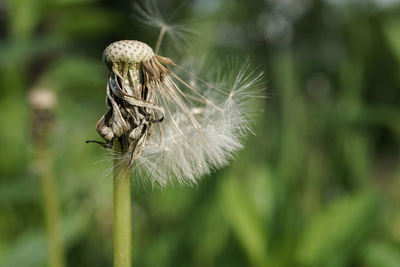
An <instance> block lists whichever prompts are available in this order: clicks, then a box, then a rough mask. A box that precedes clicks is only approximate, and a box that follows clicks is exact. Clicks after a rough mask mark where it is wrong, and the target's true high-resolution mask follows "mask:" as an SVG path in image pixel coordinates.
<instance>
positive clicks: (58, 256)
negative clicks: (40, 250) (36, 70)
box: [29, 89, 65, 267]
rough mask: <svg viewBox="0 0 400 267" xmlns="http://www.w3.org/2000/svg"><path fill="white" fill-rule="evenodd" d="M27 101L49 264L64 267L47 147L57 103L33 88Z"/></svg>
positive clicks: (42, 90) (45, 93) (59, 224)
mask: <svg viewBox="0 0 400 267" xmlns="http://www.w3.org/2000/svg"><path fill="white" fill-rule="evenodd" d="M29 102H30V105H31V111H32V119H31V123H32V125H31V134H32V142H33V145H34V148H35V166H36V167H37V172H38V174H39V176H40V180H41V187H42V193H43V211H44V217H45V224H46V233H47V242H48V262H49V266H51V267H64V266H65V257H64V247H63V242H62V238H61V234H60V230H61V229H60V228H61V222H60V209H59V206H60V205H59V201H58V192H57V186H56V182H55V176H54V172H53V167H52V159H53V155H52V153H51V150H50V148H49V144H48V136H49V134H50V132H51V128H52V124H53V119H54V114H53V113H54V108H55V105H56V103H57V101H56V97H55V95H54V94H53V93H52V92H51V91H50V90H47V89H33V90H32V91H31V92H30V94H29Z"/></svg>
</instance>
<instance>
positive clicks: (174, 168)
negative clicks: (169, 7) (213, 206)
mask: <svg viewBox="0 0 400 267" xmlns="http://www.w3.org/2000/svg"><path fill="white" fill-rule="evenodd" d="M103 59H104V62H105V63H106V65H107V67H108V69H109V71H110V72H109V78H108V83H107V101H106V102H107V105H108V107H109V108H110V110H109V111H108V112H107V113H106V114H105V115H104V116H103V117H102V118H101V119H100V120H99V122H98V123H97V131H98V132H99V134H100V136H101V137H103V139H104V140H105V142H104V143H101V142H97V141H93V142H97V143H101V144H102V145H103V146H104V147H107V148H111V147H112V146H113V142H114V141H115V140H118V141H119V142H120V144H121V153H120V154H119V155H118V157H119V159H120V160H123V161H125V162H127V163H128V164H127V165H128V166H129V167H130V168H132V170H133V171H134V172H136V174H138V175H137V176H138V177H141V178H142V179H147V180H149V181H150V182H151V184H153V185H157V184H158V185H160V186H165V185H166V184H167V183H168V182H174V181H177V182H178V183H179V184H193V183H196V182H197V180H198V179H199V178H200V177H201V176H202V175H204V174H207V173H209V172H210V171H211V170H213V169H216V168H219V167H222V166H224V165H226V164H227V163H228V161H229V160H230V159H231V158H232V157H233V155H234V153H235V152H236V151H237V150H239V149H240V148H242V146H243V145H242V138H243V137H244V136H245V135H246V134H247V133H248V132H249V131H250V125H249V122H250V121H251V118H252V115H253V112H254V109H255V107H256V105H255V101H256V100H257V96H258V95H259V92H260V90H262V83H261V81H262V74H258V73H256V72H253V71H251V69H250V65H249V64H248V62H247V63H246V64H243V65H242V66H241V67H240V68H239V69H238V70H236V71H231V72H230V73H229V75H227V76H225V77H224V78H222V79H220V80H219V81H218V82H217V83H215V84H212V83H210V82H206V81H205V80H203V79H201V78H199V77H197V76H196V75H194V74H192V73H191V72H189V71H187V70H185V69H184V68H183V67H180V66H178V65H177V64H175V63H174V62H173V61H172V60H171V59H169V58H166V57H162V56H159V55H157V54H155V53H154V52H153V50H152V49H151V48H150V47H149V46H148V45H147V44H144V43H142V42H139V41H128V40H124V41H118V42H115V43H112V44H110V45H109V46H108V47H107V48H106V49H105V51H104V54H103ZM179 72H180V73H179ZM185 75H186V76H187V77H190V79H192V80H191V81H189V79H188V78H186V77H185ZM193 80H194V81H196V82H193Z"/></svg>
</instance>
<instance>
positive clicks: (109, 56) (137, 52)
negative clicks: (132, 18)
mask: <svg viewBox="0 0 400 267" xmlns="http://www.w3.org/2000/svg"><path fill="white" fill-rule="evenodd" d="M153 56H154V52H153V49H151V47H150V46H148V45H147V44H145V43H142V42H139V41H134V40H122V41H117V42H114V43H112V44H110V45H109V46H107V47H106V49H105V50H104V52H103V61H104V62H105V63H106V64H107V65H111V66H112V65H114V64H118V63H129V64H132V63H140V62H142V61H148V60H150V59H151V58H152V57H153Z"/></svg>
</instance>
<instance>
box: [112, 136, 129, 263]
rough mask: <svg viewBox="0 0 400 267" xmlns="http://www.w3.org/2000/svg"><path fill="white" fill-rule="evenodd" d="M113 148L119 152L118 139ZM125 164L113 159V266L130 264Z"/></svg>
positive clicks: (127, 192) (127, 178)
mask: <svg viewBox="0 0 400 267" xmlns="http://www.w3.org/2000/svg"><path fill="white" fill-rule="evenodd" d="M114 150H115V152H117V153H120V150H121V145H120V143H119V141H116V142H115V145H114ZM127 164H128V163H127V162H126V161H123V160H120V159H115V160H114V178H113V181H114V218H113V220H114V221H113V224H114V225H113V231H114V267H130V266H131V180H130V174H131V172H130V168H129V167H128V165H127Z"/></svg>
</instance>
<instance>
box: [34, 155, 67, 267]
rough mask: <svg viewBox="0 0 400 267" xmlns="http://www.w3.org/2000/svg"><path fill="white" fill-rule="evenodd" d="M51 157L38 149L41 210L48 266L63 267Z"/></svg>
mask: <svg viewBox="0 0 400 267" xmlns="http://www.w3.org/2000/svg"><path fill="white" fill-rule="evenodd" d="M50 159H51V156H50V154H49V151H47V150H46V149H39V151H38V161H39V164H40V165H41V184H42V192H43V209H44V216H45V221H46V231H47V239H48V253H49V254H48V255H49V258H48V260H49V266H51V267H64V266H65V264H64V262H65V260H64V247H63V243H62V240H61V234H60V211H59V203H58V198H57V196H58V194H57V190H56V184H55V181H54V175H53V171H52V169H51V167H50V166H51V164H50Z"/></svg>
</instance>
